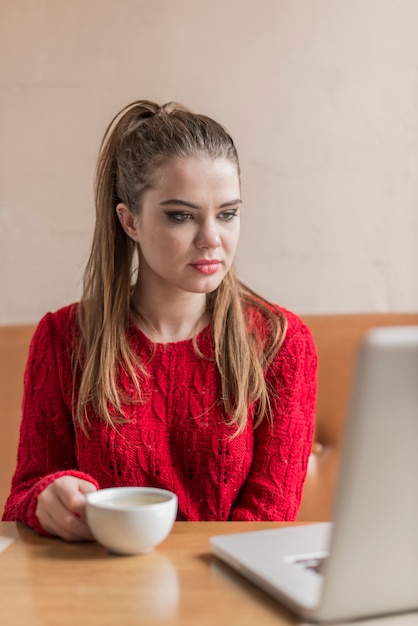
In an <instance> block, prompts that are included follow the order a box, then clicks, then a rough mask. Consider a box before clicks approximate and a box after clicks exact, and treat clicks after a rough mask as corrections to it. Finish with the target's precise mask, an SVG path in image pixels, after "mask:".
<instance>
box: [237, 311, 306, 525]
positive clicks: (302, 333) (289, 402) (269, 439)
mask: <svg viewBox="0 0 418 626" xmlns="http://www.w3.org/2000/svg"><path fill="white" fill-rule="evenodd" d="M287 317H288V322H289V325H288V331H287V335H286V338H285V341H284V343H283V346H282V348H281V350H280V352H279V353H278V355H277V356H276V358H275V360H274V362H273V364H272V366H271V367H270V368H269V371H268V373H267V381H268V384H269V386H270V388H271V389H272V393H271V395H270V399H271V403H272V416H273V419H272V422H273V423H272V426H270V424H269V422H268V420H267V419H266V418H265V419H264V420H263V422H262V423H261V425H260V426H259V427H258V428H257V429H256V430H255V431H254V457H253V463H252V467H251V472H250V474H249V476H248V479H247V481H246V483H245V485H244V488H243V490H242V491H241V493H240V496H239V501H238V503H237V505H236V506H235V507H234V508H233V509H232V511H231V516H230V519H233V520H256V521H262V520H272V521H282V520H283V521H292V520H294V519H295V518H296V515H297V512H298V510H299V506H300V501H301V498H302V488H303V483H304V480H305V477H306V471H307V466H308V459H309V455H310V452H311V448H312V441H313V435H314V424H315V410H316V392H317V355H316V349H315V345H314V341H313V338H312V335H311V332H310V331H309V329H308V328H307V327H306V326H305V325H304V324H303V323H302V322H301V321H300V320H299V318H297V317H296V316H294V315H293V314H287Z"/></svg>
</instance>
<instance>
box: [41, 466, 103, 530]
mask: <svg viewBox="0 0 418 626" xmlns="http://www.w3.org/2000/svg"><path fill="white" fill-rule="evenodd" d="M91 491H96V487H95V486H94V485H93V484H92V483H90V482H87V481H86V480H81V479H80V478H76V477H75V476H61V477H60V478H57V479H56V480H54V482H53V483H51V484H50V485H48V487H46V489H44V490H43V491H42V492H41V493H40V494H39V496H38V504H37V507H36V516H37V518H38V520H39V523H40V524H41V526H42V528H43V529H44V530H46V532H48V533H49V534H51V535H56V536H58V537H61V538H62V539H66V540H67V541H86V540H87V541H89V540H92V539H93V535H92V534H91V532H90V529H89V527H88V526H87V522H86V521H85V508H86V499H85V497H84V494H86V493H90V492H91Z"/></svg>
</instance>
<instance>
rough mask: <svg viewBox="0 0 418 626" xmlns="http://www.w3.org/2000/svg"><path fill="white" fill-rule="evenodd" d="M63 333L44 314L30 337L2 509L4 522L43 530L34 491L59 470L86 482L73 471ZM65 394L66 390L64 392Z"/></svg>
mask: <svg viewBox="0 0 418 626" xmlns="http://www.w3.org/2000/svg"><path fill="white" fill-rule="evenodd" d="M69 358H70V357H69V351H68V337H67V338H66V337H65V335H64V334H63V333H62V332H61V330H60V329H58V328H57V325H56V324H54V316H53V315H52V314H48V315H46V316H45V317H44V318H43V319H42V320H41V322H40V323H39V325H38V327H37V329H36V332H35V334H34V336H33V339H32V342H31V345H30V349H29V357H28V361H27V365H26V371H25V379H24V397H23V404H22V422H21V427H20V440H19V448H18V458H17V467H16V470H15V474H14V476H13V479H12V487H11V493H10V495H9V498H8V500H7V502H6V506H5V510H4V513H3V520H6V521H12V520H15V521H20V522H23V523H24V524H26V525H27V526H30V527H32V528H33V529H34V530H36V531H37V532H39V533H41V534H46V533H45V531H43V529H42V527H41V526H40V524H39V522H38V519H37V517H36V505H37V498H38V495H39V494H40V493H41V491H43V489H45V488H46V487H47V486H48V485H49V484H50V483H51V482H53V481H54V480H55V479H56V478H58V477H59V476H62V475H64V474H67V475H72V476H76V477H78V478H81V479H84V480H88V481H90V482H92V483H93V484H95V485H96V487H97V486H98V485H97V483H96V481H95V480H94V479H93V478H91V477H90V476H89V475H87V474H85V473H83V472H80V471H79V470H78V469H77V461H76V454H75V440H74V430H73V422H72V417H71V411H70V407H69V406H68V402H66V401H65V399H64V396H65V395H66V394H65V387H66V386H67V389H68V388H70V386H71V384H72V383H71V380H70V379H68V375H69V372H71V367H68V359H69ZM67 395H68V394H67Z"/></svg>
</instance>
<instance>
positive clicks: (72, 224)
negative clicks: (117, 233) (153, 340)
mask: <svg viewBox="0 0 418 626" xmlns="http://www.w3.org/2000/svg"><path fill="white" fill-rule="evenodd" d="M0 46H1V51H0V282H1V297H0V324H7V323H18V322H33V321H36V320H37V319H39V317H40V316H41V315H43V314H44V313H45V312H46V311H47V310H53V309H56V308H58V307H60V306H62V305H65V304H67V303H69V302H71V301H73V300H74V299H76V298H77V297H78V296H79V293H80V283H81V277H82V271H83V266H84V264H85V261H86V258H87V255H88V249H89V244H90V240H91V234H92V226H93V219H94V210H93V201H92V181H93V173H94V166H95V159H96V154H97V150H98V145H99V142H100V139H101V136H102V134H103V132H104V129H105V127H106V125H107V123H108V122H109V121H110V119H111V117H112V116H113V115H114V114H115V113H116V112H117V111H118V110H119V109H120V108H121V107H122V106H124V105H125V104H127V103H128V102H130V101H131V100H134V99H137V98H143V97H145V98H149V99H155V100H157V101H160V102H164V101H168V100H179V101H181V102H183V103H184V104H186V105H188V106H189V107H190V108H192V109H194V110H198V111H199V112H203V113H206V114H208V115H211V116H213V117H215V118H216V119H218V120H219V121H221V122H222V123H223V124H224V125H225V126H227V127H228V128H229V130H230V131H231V133H232V135H233V136H234V138H235V140H236V143H237V146H238V149H239V152H240V156H241V166H242V174H243V198H244V207H243V217H242V227H243V232H242V240H241V245H240V251H239V257H238V267H239V269H240V272H241V275H242V277H243V278H244V279H245V280H246V281H247V282H248V283H250V284H251V286H252V287H253V288H255V289H257V290H259V291H261V292H262V293H263V294H264V295H266V296H268V297H270V298H272V299H273V300H275V301H276V302H279V303H281V304H282V305H284V306H287V307H288V308H291V309H294V310H295V311H297V312H300V313H315V312H343V311H344V312H350V311H402V310H403V311H416V310H418V0H396V2H394V1H393V0H257V1H256V0H211V1H210V2H207V1H206V0H173V1H172V0H153V2H148V1H147V0H118V2H114V0H71V2H68V1H64V0H36V1H33V0H2V1H1V3H0Z"/></svg>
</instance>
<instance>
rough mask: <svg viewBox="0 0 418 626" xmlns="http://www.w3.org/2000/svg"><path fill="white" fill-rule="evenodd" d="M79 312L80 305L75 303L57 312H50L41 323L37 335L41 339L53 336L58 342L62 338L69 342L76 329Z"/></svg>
mask: <svg viewBox="0 0 418 626" xmlns="http://www.w3.org/2000/svg"><path fill="white" fill-rule="evenodd" d="M77 310H78V303H73V304H69V305H67V306H64V307H61V308H60V309H57V310H56V311H52V312H51V311H49V312H48V313H46V314H45V315H44V316H43V317H42V318H41V320H40V321H39V323H38V325H37V328H36V332H35V335H36V336H38V338H41V337H42V336H45V335H47V334H49V335H51V334H52V335H53V336H54V337H55V338H56V339H58V340H59V339H60V338H64V339H65V340H68V339H69V337H70V336H73V334H74V330H75V328H76V322H77Z"/></svg>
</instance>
